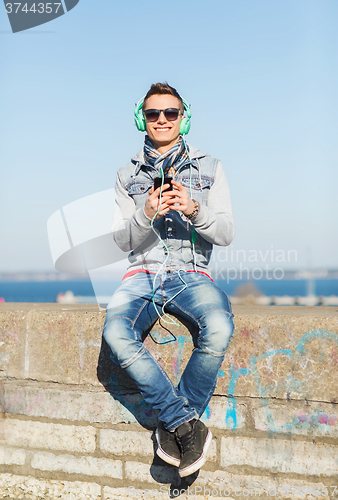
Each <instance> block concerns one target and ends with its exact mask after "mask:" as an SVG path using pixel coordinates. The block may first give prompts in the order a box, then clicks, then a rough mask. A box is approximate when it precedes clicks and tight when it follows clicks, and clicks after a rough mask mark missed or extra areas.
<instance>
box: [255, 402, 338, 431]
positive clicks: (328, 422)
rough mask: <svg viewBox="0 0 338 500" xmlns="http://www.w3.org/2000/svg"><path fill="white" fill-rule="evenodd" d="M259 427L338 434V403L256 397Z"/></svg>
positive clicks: (264, 429)
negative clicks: (257, 398)
mask: <svg viewBox="0 0 338 500" xmlns="http://www.w3.org/2000/svg"><path fill="white" fill-rule="evenodd" d="M252 412H253V417H254V420H255V427H256V429H258V430H260V431H272V432H283V433H290V434H295V435H304V436H313V437H317V436H328V437H331V438H337V437H338V405H337V404H330V403H313V402H306V403H305V402H302V401H288V402H284V403H281V402H277V403H276V402H274V401H273V400H266V401H253V402H252Z"/></svg>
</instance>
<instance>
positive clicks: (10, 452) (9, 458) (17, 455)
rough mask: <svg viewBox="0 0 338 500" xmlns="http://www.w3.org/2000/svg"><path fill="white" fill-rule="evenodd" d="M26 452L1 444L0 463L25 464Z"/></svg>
mask: <svg viewBox="0 0 338 500" xmlns="http://www.w3.org/2000/svg"><path fill="white" fill-rule="evenodd" d="M25 458H26V453H25V451H24V450H18V449H16V448H7V447H4V446H0V464H3V465H24V464H25Z"/></svg>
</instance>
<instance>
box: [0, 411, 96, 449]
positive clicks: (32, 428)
mask: <svg viewBox="0 0 338 500" xmlns="http://www.w3.org/2000/svg"><path fill="white" fill-rule="evenodd" d="M3 426H4V442H5V443H6V444H7V445H11V446H22V447H27V448H42V449H47V450H67V451H75V452H82V453H83V452H87V453H91V452H93V451H95V435H96V429H94V428H93V427H89V426H88V427H82V426H76V425H63V424H53V423H42V422H32V421H29V420H28V421H27V420H16V419H9V418H6V419H4V421H3Z"/></svg>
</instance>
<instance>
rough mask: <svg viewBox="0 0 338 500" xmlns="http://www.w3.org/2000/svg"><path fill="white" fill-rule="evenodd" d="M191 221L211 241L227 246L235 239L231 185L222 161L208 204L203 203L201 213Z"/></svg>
mask: <svg viewBox="0 0 338 500" xmlns="http://www.w3.org/2000/svg"><path fill="white" fill-rule="evenodd" d="M191 221H192V223H193V224H194V227H195V229H196V231H197V232H198V233H199V234H200V235H201V236H203V238H204V239H205V240H207V241H209V243H212V244H214V245H221V246H227V245H230V243H231V242H232V240H233V239H234V236H235V224H234V219H233V215H232V206H231V198H230V191H229V185H228V181H227V178H226V176H225V172H224V169H223V166H222V164H221V162H220V161H219V162H218V164H217V167H216V172H215V181H214V183H213V185H212V186H211V188H210V191H209V196H208V202H207V206H205V205H201V208H200V211H199V213H198V214H197V215H196V217H194V218H193V219H191Z"/></svg>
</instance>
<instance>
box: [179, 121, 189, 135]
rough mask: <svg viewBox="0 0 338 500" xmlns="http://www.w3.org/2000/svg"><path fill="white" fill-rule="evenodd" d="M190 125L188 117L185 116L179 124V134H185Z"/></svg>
mask: <svg viewBox="0 0 338 500" xmlns="http://www.w3.org/2000/svg"><path fill="white" fill-rule="evenodd" d="M190 125H191V123H190V119H189V118H187V117H184V118H183V119H182V120H181V124H180V134H181V135H184V134H187V133H188V132H189V130H190Z"/></svg>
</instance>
